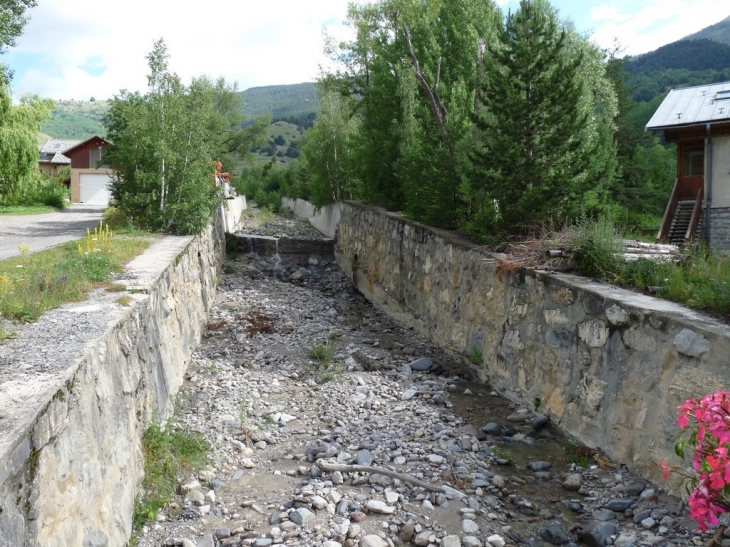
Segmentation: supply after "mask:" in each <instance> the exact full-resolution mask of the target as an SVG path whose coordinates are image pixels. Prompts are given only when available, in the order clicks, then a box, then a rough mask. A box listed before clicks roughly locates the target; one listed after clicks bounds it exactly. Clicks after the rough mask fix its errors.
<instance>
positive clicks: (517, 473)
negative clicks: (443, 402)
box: [449, 383, 581, 537]
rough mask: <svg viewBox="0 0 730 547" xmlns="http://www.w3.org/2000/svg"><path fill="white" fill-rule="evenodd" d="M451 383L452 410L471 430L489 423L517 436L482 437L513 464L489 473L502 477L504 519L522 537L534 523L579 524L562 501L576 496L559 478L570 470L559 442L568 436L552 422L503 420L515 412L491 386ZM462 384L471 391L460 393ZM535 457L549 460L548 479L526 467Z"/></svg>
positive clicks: (499, 467) (527, 534) (567, 526)
mask: <svg viewBox="0 0 730 547" xmlns="http://www.w3.org/2000/svg"><path fill="white" fill-rule="evenodd" d="M457 387H458V390H457V391H455V392H451V393H450V394H449V400H450V401H451V402H452V403H453V405H454V407H453V409H452V411H453V412H454V413H455V414H458V415H460V416H461V417H462V418H464V420H465V421H466V422H468V423H470V424H471V425H473V426H474V427H476V428H477V429H480V428H481V427H483V426H484V425H486V424H487V423H489V422H494V423H497V424H498V425H500V426H506V427H509V428H512V429H513V430H514V431H515V433H516V434H517V436H516V439H519V440H516V439H515V437H510V436H494V437H493V436H488V437H487V440H486V441H482V442H483V443H484V442H486V444H488V445H489V446H491V447H497V448H496V449H495V450H494V451H493V453H495V455H499V456H501V457H504V458H509V459H511V460H512V461H513V462H514V465H493V466H492V467H491V471H492V472H493V473H495V474H497V475H501V476H502V477H504V478H505V483H506V485H507V490H508V491H509V492H510V493H511V495H510V496H508V497H506V498H504V499H503V500H502V501H503V502H504V505H505V508H506V509H507V510H508V511H510V513H511V516H512V520H510V521H509V522H508V523H507V524H509V525H510V526H511V527H512V528H513V530H514V531H515V532H517V533H518V534H520V535H521V536H522V537H529V536H530V535H531V534H532V533H534V530H535V528H536V527H538V526H541V525H548V524H550V523H554V522H555V521H561V522H562V523H563V524H564V526H565V527H566V529H570V528H571V527H573V526H575V525H578V524H580V521H579V520H578V517H579V514H578V513H575V512H573V511H571V510H570V509H569V508H568V506H567V502H568V501H569V500H572V499H578V498H580V497H581V496H579V495H578V494H577V493H574V492H569V491H567V490H565V489H563V487H562V480H561V476H562V475H563V474H566V473H571V472H572V471H571V466H570V465H569V464H568V463H566V461H565V447H566V445H569V444H570V442H569V439H568V438H567V437H565V436H563V435H561V434H560V432H558V431H557V430H556V427H555V426H554V425H550V424H548V425H547V426H546V427H544V428H542V429H540V430H539V431H534V430H533V428H532V427H531V426H530V425H529V424H515V423H510V422H508V420H507V418H508V416H510V415H512V414H513V413H514V412H515V407H514V405H511V404H510V403H509V401H507V400H506V399H504V398H502V397H498V396H493V395H490V393H491V390H490V389H489V388H488V387H486V386H484V385H480V384H471V383H460V384H458V385H457ZM467 389H468V390H470V391H471V392H472V395H464V391H465V390H467ZM522 436H524V439H523V438H522ZM536 461H547V462H550V463H551V464H552V468H551V469H550V473H551V477H552V478H551V479H541V478H538V477H537V476H536V475H535V474H534V473H533V472H532V471H529V470H528V469H526V466H527V464H529V463H530V462H536ZM561 502H566V503H561Z"/></svg>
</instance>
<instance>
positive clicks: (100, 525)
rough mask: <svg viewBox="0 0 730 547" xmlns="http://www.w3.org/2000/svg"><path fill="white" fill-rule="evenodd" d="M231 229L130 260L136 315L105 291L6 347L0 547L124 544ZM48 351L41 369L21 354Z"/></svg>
mask: <svg viewBox="0 0 730 547" xmlns="http://www.w3.org/2000/svg"><path fill="white" fill-rule="evenodd" d="M222 226H223V220H222V217H221V215H220V214H218V215H217V217H216V219H215V221H214V223H213V224H212V225H211V226H209V227H208V228H207V229H205V230H204V231H203V232H202V233H201V234H199V235H198V236H196V237H194V238H192V237H171V238H164V239H162V240H160V241H159V242H158V243H155V244H154V245H153V246H152V247H151V248H150V249H149V250H148V251H147V252H146V253H145V254H144V255H142V256H140V257H138V258H137V259H135V260H134V261H133V262H132V263H130V264H129V265H128V267H127V270H128V272H131V273H132V276H131V279H128V280H123V281H121V282H122V283H125V284H127V287H128V290H129V291H130V293H131V298H132V302H131V305H129V306H128V307H124V306H122V305H120V304H118V303H116V301H115V300H116V299H117V298H118V296H119V293H99V294H96V295H95V296H92V297H91V298H90V299H89V300H88V301H86V302H81V303H76V304H71V305H68V306H64V307H63V308H61V309H59V310H55V311H53V312H50V313H48V314H47V315H45V316H43V317H42V318H41V319H40V320H39V321H38V322H37V323H35V324H33V325H31V326H30V327H28V330H27V331H24V332H22V333H21V335H20V337H19V339H18V340H14V341H13V342H11V343H10V344H9V345H8V346H6V347H5V348H3V350H4V351H7V353H6V354H5V355H6V359H7V363H5V362H2V361H0V367H3V366H5V367H7V368H8V369H10V364H11V363H10V361H17V363H16V364H17V365H18V372H17V374H14V373H12V372H7V374H6V371H5V370H2V371H0V372H2V373H3V374H4V375H5V376H4V377H5V378H6V381H4V382H2V385H0V547H18V546H29V547H30V546H34V547H35V546H43V547H52V546H53V547H55V546H58V547H61V546H64V547H71V546H74V547H76V546H83V547H106V546H121V545H125V544H126V542H127V540H128V538H129V535H130V532H131V528H132V512H133V504H134V500H135V496H136V495H137V494H138V489H139V486H140V484H141V481H142V473H143V461H142V452H141V437H142V434H143V432H144V431H145V429H146V428H147V427H148V426H149V425H150V423H151V422H152V420H153V419H164V418H166V417H167V416H169V415H170V414H171V413H172V410H173V409H172V405H171V396H172V395H174V394H175V392H176V390H177V389H178V387H179V386H180V385H181V383H182V381H183V373H184V371H185V368H186V365H187V363H188V360H189V358H190V356H191V354H192V352H193V351H194V350H195V348H196V347H197V345H198V343H199V341H200V337H201V334H202V330H203V326H204V323H205V320H206V317H207V312H208V310H209V308H210V307H211V305H212V302H213V298H214V293H215V285H214V277H215V275H216V272H217V271H218V270H219V267H220V266H221V263H222V258H223V251H224V245H225V242H224V233H223V227H222ZM59 325H76V326H77V330H76V331H73V330H72V331H71V334H69V335H68V338H70V339H68V338H67V339H65V340H59V341H57V342H56V343H55V344H54V345H53V346H51V347H44V346H43V345H42V344H40V343H39V347H37V348H36V347H32V346H31V347H30V348H27V347H24V346H23V343H24V340H23V339H24V337H28V336H30V335H31V334H32V333H35V336H38V337H39V338H40V337H42V336H43V333H54V332H56V331H58V330H59V329H58V326H59ZM97 327H98V330H100V334H99V335H92V334H93V333H94V329H95V328H97ZM69 330H70V329H67V332H68V331H69ZM49 336H52V335H49ZM74 340H75V341H74ZM32 343H35V341H33V342H32ZM26 345H28V344H27V342H26ZM67 346H69V347H68V348H67ZM24 351H25V352H26V353H23V352H24ZM13 352H15V353H13ZM38 352H44V353H43V354H42V356H43V357H44V358H43V359H41V360H39V361H38V362H37V363H36V364H35V365H34V366H32V367H31V366H29V365H24V364H23V362H22V359H18V358H17V356H18V355H20V354H22V355H28V358H29V359H30V358H31V357H33V356H35V357H37V356H38ZM29 362H30V361H29Z"/></svg>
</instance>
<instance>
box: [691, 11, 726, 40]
mask: <svg viewBox="0 0 730 547" xmlns="http://www.w3.org/2000/svg"><path fill="white" fill-rule="evenodd" d="M701 39H707V40H712V41H714V42H720V43H721V44H728V45H730V17H727V18H725V19H723V20H722V21H720V22H719V23H715V24H714V25H710V26H709V27H707V28H703V29H702V30H701V31H699V32H695V33H694V34H690V35H689V36H685V37H684V38H682V40H701Z"/></svg>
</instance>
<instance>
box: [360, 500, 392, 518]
mask: <svg viewBox="0 0 730 547" xmlns="http://www.w3.org/2000/svg"><path fill="white" fill-rule="evenodd" d="M366 507H367V508H368V511H372V512H373V513H381V514H383V515H392V514H393V513H395V507H392V506H390V505H388V504H387V503H385V502H384V501H378V500H368V503H367V506H366Z"/></svg>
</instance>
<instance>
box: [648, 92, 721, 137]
mask: <svg viewBox="0 0 730 547" xmlns="http://www.w3.org/2000/svg"><path fill="white" fill-rule="evenodd" d="M722 91H730V82H723V83H719V84H710V85H700V86H696V87H687V88H684V89H672V90H671V91H670V92H669V95H667V97H666V99H664V101H663V102H662V104H661V105H660V106H659V108H658V109H657V111H656V112H655V113H654V115H653V116H652V117H651V120H649V123H648V124H646V128H647V129H671V128H675V127H677V128H678V127H685V126H692V125H703V124H706V123H709V122H719V121H730V99H722V100H717V96H718V93H720V92H722Z"/></svg>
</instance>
